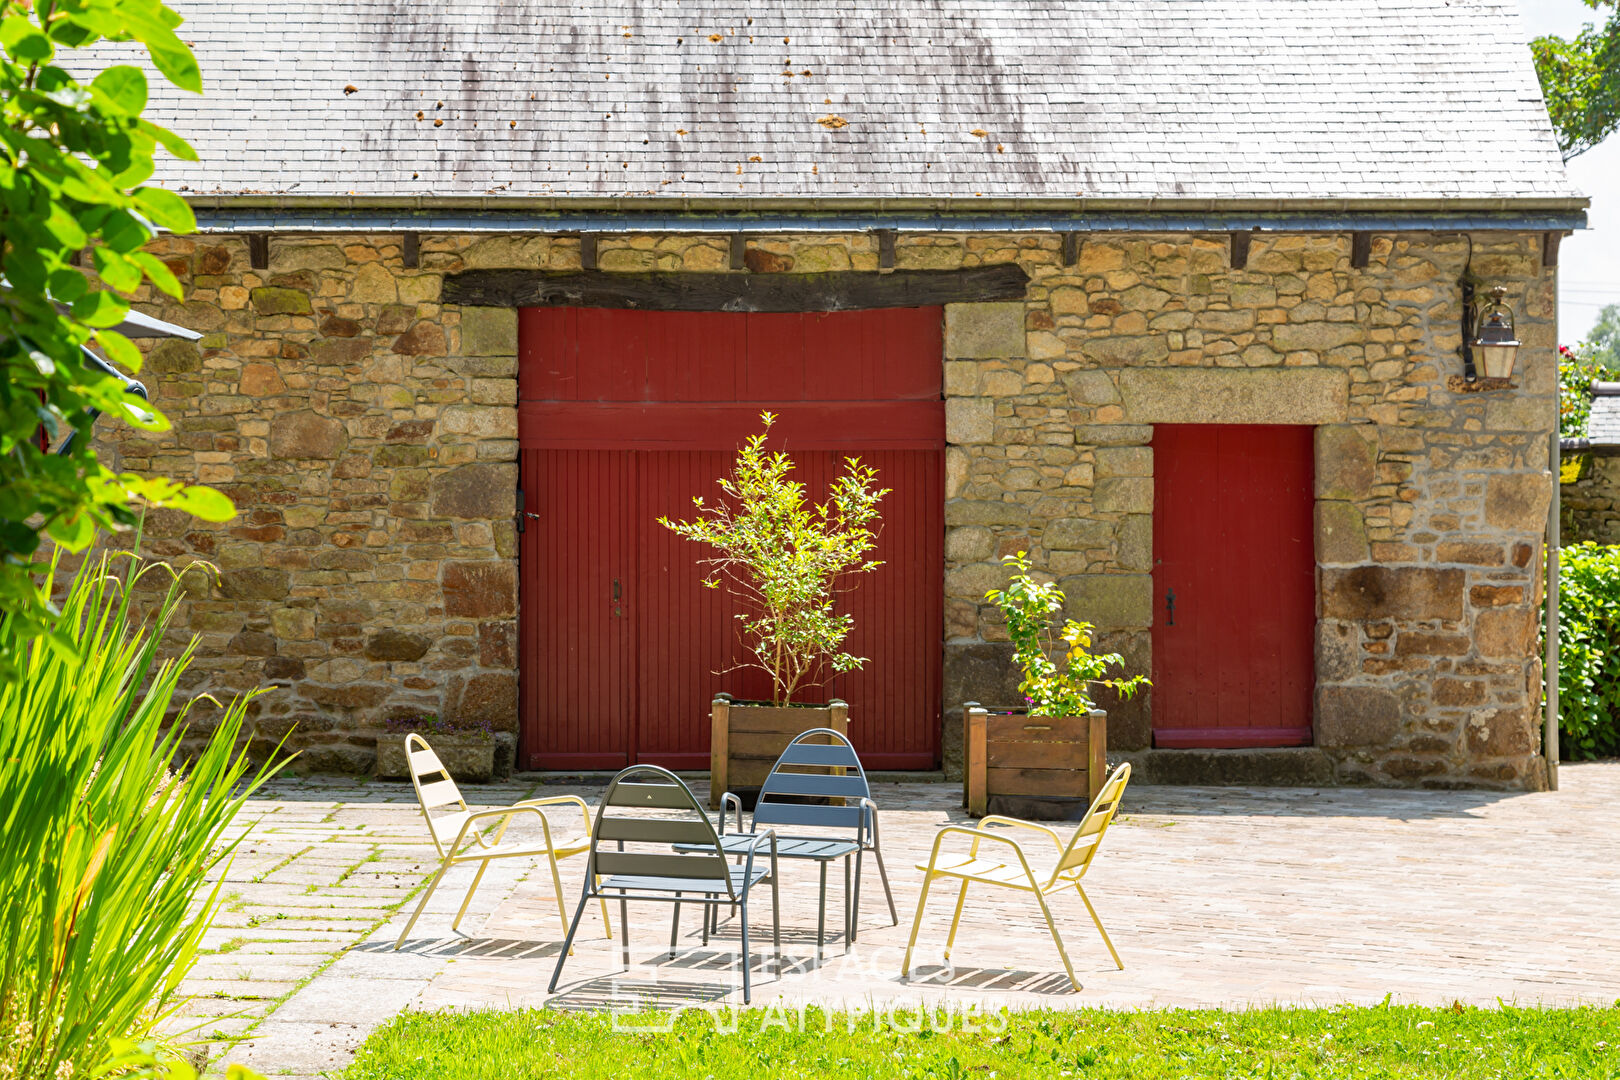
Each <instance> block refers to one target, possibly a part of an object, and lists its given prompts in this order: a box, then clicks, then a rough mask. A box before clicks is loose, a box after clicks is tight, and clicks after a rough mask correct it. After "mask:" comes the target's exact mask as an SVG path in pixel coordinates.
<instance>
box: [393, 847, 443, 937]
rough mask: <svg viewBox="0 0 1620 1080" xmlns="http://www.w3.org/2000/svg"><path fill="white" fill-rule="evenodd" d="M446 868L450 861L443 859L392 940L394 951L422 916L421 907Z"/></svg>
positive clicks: (425, 904) (436, 886) (431, 893)
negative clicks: (414, 907) (409, 915)
mask: <svg viewBox="0 0 1620 1080" xmlns="http://www.w3.org/2000/svg"><path fill="white" fill-rule="evenodd" d="M448 869H450V862H449V860H445V862H444V863H443V865H441V866H440V867H439V872H438V873H437V874H434V875H433V880H432V881H430V882H428V887H427V892H425V893H423V894H422V899H421V900H419V901H418V902H417V904H416V910H415V911H413V912H411V918H410V921H409V922H407V923H406V924H405V929H403V930H401V931H400V932H399V940H398V941H396V942H394V951H395V952H398V951H399V947H400V946H401V945H403V944H405V939H406V938H407V937H409V936H410V933H411V927H413V926H415V925H416V920H417V919H420V918H421V917H422V909H423V908H425V907H427V902H428V897H430V896H432V895H433V890H434V889H437V888H438V887H439V881H440V880H441V879H442V878H443V877H444V872H445V871H446V870H448Z"/></svg>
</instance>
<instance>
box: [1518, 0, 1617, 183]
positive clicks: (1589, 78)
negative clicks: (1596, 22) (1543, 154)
mask: <svg viewBox="0 0 1620 1080" xmlns="http://www.w3.org/2000/svg"><path fill="white" fill-rule="evenodd" d="M1616 5H1617V0H1586V6H1587V7H1589V8H1592V9H1593V10H1594V11H1595V10H1597V9H1599V8H1601V7H1608V8H1612V9H1615V10H1613V11H1612V12H1611V13H1610V15H1609V17H1608V19H1607V20H1606V21H1605V23H1604V24H1603V27H1602V28H1601V29H1599V28H1597V27H1595V26H1593V25H1592V24H1591V23H1587V24H1586V25H1585V26H1583V27H1582V28H1581V32H1580V33H1579V34H1577V35H1575V38H1574V39H1573V40H1570V41H1566V40H1564V39H1563V38H1561V37H1555V36H1551V35H1549V36H1546V37H1538V38H1536V39H1535V40H1534V41H1532V42H1531V43H1530V53H1531V55H1532V56H1533V57H1534V59H1535V63H1536V76H1537V78H1539V79H1540V80H1541V94H1542V96H1543V97H1544V98H1546V99H1547V114H1548V116H1550V117H1551V118H1552V123H1553V131H1554V132H1555V133H1556V134H1557V136H1558V148H1559V150H1561V151H1562V152H1563V155H1564V160H1565V161H1568V160H1569V159H1570V158H1572V157H1575V156H1576V155H1577V154H1581V153H1584V152H1585V151H1587V150H1590V149H1592V147H1594V146H1596V145H1597V144H1598V143H1600V142H1602V141H1603V140H1604V138H1605V137H1606V136H1608V134H1609V133H1610V132H1612V131H1614V129H1615V128H1617V127H1620V7H1617V6H1616Z"/></svg>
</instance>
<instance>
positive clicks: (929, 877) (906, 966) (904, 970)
mask: <svg viewBox="0 0 1620 1080" xmlns="http://www.w3.org/2000/svg"><path fill="white" fill-rule="evenodd" d="M878 865H879V866H882V865H883V864H882V862H879V863H878ZM933 883H934V874H933V871H932V869H930V870H927V871H924V872H923V887H922V893H921V894H920V895H919V896H918V897H917V915H916V917H915V918H913V919H912V920H911V940H910V941H908V942H906V955H905V959H903V960H901V961H900V977H901V978H902V979H905V978H909V977H910V975H911V950H912V949H914V948H916V946H917V931H918V930H919V929H921V928H922V917H923V905H924V904H926V903H928V887H929V886H930V885H932V884H933Z"/></svg>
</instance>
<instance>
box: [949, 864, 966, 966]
mask: <svg viewBox="0 0 1620 1080" xmlns="http://www.w3.org/2000/svg"><path fill="white" fill-rule="evenodd" d="M967 891H968V883H967V881H966V880H964V881H963V882H962V891H961V892H959V893H957V894H956V913H955V914H954V915H952V916H951V932H950V934H949V935H948V936H947V937H946V938H945V959H947V960H949V959H950V958H951V950H952V949H954V948H955V947H956V927H957V926H958V925H959V924H960V923H961V921H962V905H963V904H965V903H967Z"/></svg>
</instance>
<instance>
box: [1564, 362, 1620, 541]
mask: <svg viewBox="0 0 1620 1080" xmlns="http://www.w3.org/2000/svg"><path fill="white" fill-rule="evenodd" d="M1591 396H1592V406H1591V409H1592V411H1591V413H1590V415H1589V416H1588V417H1587V422H1586V434H1585V435H1583V436H1581V437H1579V438H1574V439H1564V440H1563V450H1564V455H1565V457H1564V467H1563V470H1562V472H1563V489H1562V497H1561V498H1560V500H1559V505H1560V507H1561V510H1562V513H1563V528H1562V536H1561V539H1562V541H1563V542H1564V543H1566V544H1573V543H1577V542H1579V541H1582V540H1591V541H1593V542H1595V543H1599V544H1620V383H1614V382H1595V383H1593V384H1592V387H1591Z"/></svg>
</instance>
